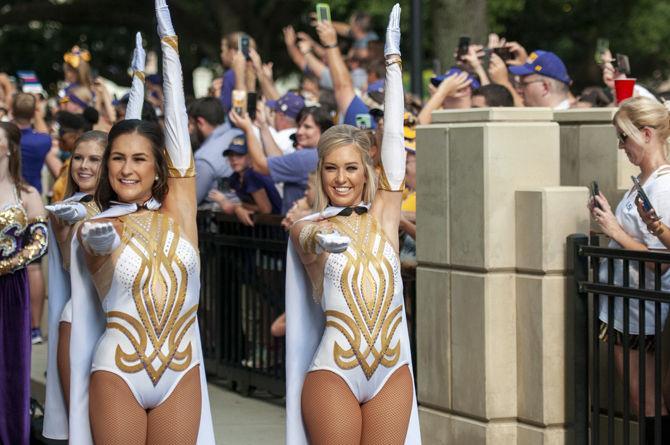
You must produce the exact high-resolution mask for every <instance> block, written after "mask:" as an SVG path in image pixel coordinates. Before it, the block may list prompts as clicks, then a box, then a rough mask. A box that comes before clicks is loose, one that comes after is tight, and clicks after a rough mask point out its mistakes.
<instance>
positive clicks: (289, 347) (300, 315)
mask: <svg viewBox="0 0 670 445" xmlns="http://www.w3.org/2000/svg"><path fill="white" fill-rule="evenodd" d="M341 210H342V207H328V208H327V209H326V210H324V211H323V212H321V213H315V214H313V215H310V216H307V217H305V218H303V220H306V221H312V220H315V219H317V218H330V217H332V216H335V215H337V214H338V213H339V212H340V211H341ZM403 319H404V318H403ZM325 322H326V320H325V316H324V314H323V309H322V308H321V306H320V305H319V304H316V303H315V302H314V298H313V295H312V285H311V283H310V280H309V277H308V276H307V273H306V272H305V268H304V266H303V265H302V262H301V261H300V257H299V256H298V252H297V251H296V249H295V248H294V247H293V242H292V241H291V239H289V241H288V253H287V260H286V443H287V444H290V445H307V444H308V443H309V441H308V440H307V432H306V431H305V425H304V424H303V421H302V409H301V404H300V396H301V394H302V385H303V383H304V381H305V375H306V374H307V371H308V369H309V366H310V365H311V364H312V360H313V359H314V354H315V353H316V350H317V348H318V346H319V343H320V342H321V337H323V330H324V326H325ZM404 324H405V328H404V329H403V331H402V332H403V335H405V336H407V337H408V338H407V344H409V334H408V331H407V323H406V322H405V323H404ZM409 369H410V372H411V373H412V380H413V379H414V371H413V370H412V364H411V363H409ZM418 444H421V432H420V430H419V410H418V407H417V403H416V392H415V394H414V403H413V406H412V413H411V416H410V420H409V425H408V428H407V436H406V438H405V445H418Z"/></svg>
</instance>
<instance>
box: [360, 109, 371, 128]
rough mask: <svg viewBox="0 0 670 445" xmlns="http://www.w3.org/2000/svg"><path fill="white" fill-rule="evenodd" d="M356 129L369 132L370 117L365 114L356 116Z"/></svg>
mask: <svg viewBox="0 0 670 445" xmlns="http://www.w3.org/2000/svg"><path fill="white" fill-rule="evenodd" d="M356 127H357V128H360V129H361V130H369V129H370V128H372V116H370V115H369V114H367V113H361V114H357V115H356Z"/></svg>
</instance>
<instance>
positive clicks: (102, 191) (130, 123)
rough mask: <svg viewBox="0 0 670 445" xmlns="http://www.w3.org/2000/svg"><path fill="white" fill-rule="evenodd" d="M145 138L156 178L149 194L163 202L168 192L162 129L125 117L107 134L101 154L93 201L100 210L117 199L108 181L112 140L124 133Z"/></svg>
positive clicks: (154, 124)
mask: <svg viewBox="0 0 670 445" xmlns="http://www.w3.org/2000/svg"><path fill="white" fill-rule="evenodd" d="M134 133H137V134H138V135H140V136H142V137H144V138H146V139H147V140H148V141H149V142H150V144H151V152H152V153H153V155H154V166H155V168H156V176H158V179H157V180H155V181H154V184H153V186H152V187H151V194H152V196H153V198H154V199H156V200H157V201H158V202H163V199H165V196H166V195H167V192H168V183H167V180H168V166H167V159H166V157H165V139H164V137H163V130H162V129H161V127H160V126H159V125H158V124H156V123H154V122H148V121H141V120H138V119H126V120H122V121H120V122H117V123H116V124H114V126H113V127H112V129H111V130H109V135H108V136H107V147H106V148H105V153H104V154H103V155H102V164H101V165H100V182H99V183H98V188H97V189H96V191H95V202H96V203H97V204H98V207H100V209H101V210H103V211H104V210H107V209H108V208H109V206H110V201H116V200H118V196H117V194H116V192H115V191H114V189H112V186H111V185H110V183H109V168H108V166H107V164H109V157H110V154H111V151H112V147H113V146H114V141H116V139H117V138H118V137H119V136H123V135H125V134H134Z"/></svg>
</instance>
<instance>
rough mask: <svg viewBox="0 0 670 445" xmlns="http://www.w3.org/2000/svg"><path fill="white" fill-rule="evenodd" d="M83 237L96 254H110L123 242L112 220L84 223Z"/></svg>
mask: <svg viewBox="0 0 670 445" xmlns="http://www.w3.org/2000/svg"><path fill="white" fill-rule="evenodd" d="M81 239H82V241H83V242H84V243H86V245H87V246H88V248H89V250H90V251H91V252H92V253H93V254H94V255H109V254H110V253H112V251H113V250H114V249H116V248H117V247H119V245H120V244H121V238H119V234H118V233H116V229H114V225H113V224H112V223H111V222H104V223H95V222H86V223H84V226H83V227H82V228H81Z"/></svg>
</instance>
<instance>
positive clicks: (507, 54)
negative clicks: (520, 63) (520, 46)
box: [493, 46, 513, 62]
mask: <svg viewBox="0 0 670 445" xmlns="http://www.w3.org/2000/svg"><path fill="white" fill-rule="evenodd" d="M493 53H494V54H497V55H498V57H500V58H501V59H502V60H503V62H506V61H508V60H512V59H513V57H512V51H510V49H509V48H508V47H506V46H502V47H500V48H493Z"/></svg>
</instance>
